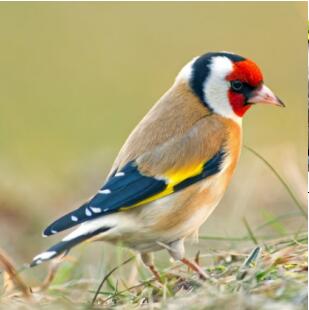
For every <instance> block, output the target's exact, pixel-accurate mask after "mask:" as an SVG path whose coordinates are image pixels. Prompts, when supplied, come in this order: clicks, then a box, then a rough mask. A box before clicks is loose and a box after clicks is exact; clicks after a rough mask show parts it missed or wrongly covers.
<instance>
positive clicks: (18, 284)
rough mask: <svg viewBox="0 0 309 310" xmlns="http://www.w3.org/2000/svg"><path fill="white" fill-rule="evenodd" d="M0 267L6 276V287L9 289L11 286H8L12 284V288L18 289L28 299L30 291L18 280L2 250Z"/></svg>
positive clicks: (10, 262) (13, 268)
mask: <svg viewBox="0 0 309 310" xmlns="http://www.w3.org/2000/svg"><path fill="white" fill-rule="evenodd" d="M0 265H2V267H3V269H4V271H5V273H6V274H7V275H8V277H7V279H6V281H7V282H8V283H6V286H7V287H10V286H12V285H10V284H13V287H14V288H16V289H18V290H19V291H20V292H21V293H22V295H23V296H24V297H27V298H30V296H31V289H30V288H29V287H28V286H27V285H26V284H25V283H24V281H23V280H22V279H21V278H20V276H19V275H18V272H17V270H16V268H15V267H14V264H13V263H12V261H11V259H9V257H8V255H6V254H5V253H4V251H3V250H0Z"/></svg>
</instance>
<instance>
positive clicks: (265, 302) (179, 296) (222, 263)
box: [1, 233, 308, 309]
mask: <svg viewBox="0 0 309 310" xmlns="http://www.w3.org/2000/svg"><path fill="white" fill-rule="evenodd" d="M134 258H135V257H134V256H133V257H130V258H129V259H127V260H125V261H124V262H123V263H122V264H118V265H116V266H115V268H113V269H111V270H110V272H108V273H106V275H105V276H104V279H103V281H100V280H99V279H97V278H96V279H89V278H83V277H78V278H73V279H72V278H71V276H72V274H73V273H74V269H75V268H80V266H79V265H78V264H76V262H74V261H72V260H70V259H66V260H65V261H64V262H62V264H60V265H58V263H54V264H53V265H52V266H53V267H52V268H54V269H53V271H51V273H50V274H53V276H52V277H51V279H50V280H51V281H49V280H47V282H46V283H47V284H46V283H45V287H43V286H41V287H39V286H37V287H33V288H32V289H31V293H29V294H25V291H27V290H29V288H28V286H27V284H25V283H23V284H22V285H24V286H25V287H27V289H26V290H25V289H21V287H20V286H18V285H16V281H15V282H14V281H13V282H12V281H11V280H9V279H7V278H6V280H5V281H4V286H3V287H2V289H1V291H2V296H1V303H2V304H3V305H4V306H7V305H10V307H12V308H13V309H14V308H19V307H20V306H21V305H24V306H25V307H26V305H29V306H31V308H33V309H36V308H40V309H42V308H43V309H52V308H55V307H57V308H61V309H62V308H64V309H66V308H70V307H78V308H81V309H91V308H93V309H97V308H98V309H99V308H110V307H119V308H120V309H121V307H125V308H126V309H127V308H129V309H131V308H132V309H136V308H140V307H142V308H143V309H162V308H166V309H178V308H185V309H231V307H232V308H234V307H235V308H234V309H306V300H307V267H308V265H307V234H306V233H301V234H298V235H295V236H289V237H284V238H281V239H277V240H272V241H266V242H264V241H262V240H261V243H260V245H259V246H249V247H248V246H247V247H245V248H242V249H240V250H234V251H224V252H218V251H216V252H215V251H210V252H208V253H207V255H204V254H200V255H199V263H200V265H201V266H203V267H204V269H205V271H206V272H207V274H208V275H209V279H208V280H206V281H202V280H200V279H199V277H198V276H197V275H196V274H194V273H193V272H192V271H190V270H188V269H187V267H185V266H184V265H182V264H180V263H178V262H174V263H173V264H172V265H171V266H170V267H169V268H166V269H164V270H161V276H162V283H159V282H158V281H156V280H155V279H154V278H148V279H145V280H142V279H141V278H140V275H139V273H140V269H143V268H144V267H143V266H142V265H141V264H139V263H138V260H136V259H134ZM124 265H130V269H134V268H136V269H137V276H136V277H135V279H134V280H133V281H132V279H131V280H129V279H128V273H123V272H122V270H123V268H124V267H125V266H124ZM141 273H143V272H141ZM129 282H131V283H129Z"/></svg>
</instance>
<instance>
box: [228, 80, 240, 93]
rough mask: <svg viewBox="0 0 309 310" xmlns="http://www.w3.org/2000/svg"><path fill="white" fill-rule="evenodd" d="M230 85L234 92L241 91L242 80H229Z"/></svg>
mask: <svg viewBox="0 0 309 310" xmlns="http://www.w3.org/2000/svg"><path fill="white" fill-rule="evenodd" d="M231 87H232V89H233V90H234V91H236V92H239V91H241V90H242V88H243V83H242V82H240V81H237V80H236V81H232V82H231Z"/></svg>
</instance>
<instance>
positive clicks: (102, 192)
mask: <svg viewBox="0 0 309 310" xmlns="http://www.w3.org/2000/svg"><path fill="white" fill-rule="evenodd" d="M110 193H111V190H110V189H101V190H99V194H104V195H107V194H110Z"/></svg>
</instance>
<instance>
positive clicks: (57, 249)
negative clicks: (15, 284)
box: [30, 227, 110, 267]
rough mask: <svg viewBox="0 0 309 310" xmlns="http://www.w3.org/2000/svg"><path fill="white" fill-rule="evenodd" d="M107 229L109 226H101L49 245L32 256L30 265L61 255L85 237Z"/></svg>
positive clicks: (85, 238) (90, 236)
mask: <svg viewBox="0 0 309 310" xmlns="http://www.w3.org/2000/svg"><path fill="white" fill-rule="evenodd" d="M109 229H110V227H103V228H100V229H97V230H95V231H92V232H90V233H87V234H83V235H79V236H77V237H75V238H73V239H70V240H63V241H60V242H59V243H57V244H55V245H53V246H52V247H50V248H49V249H48V250H47V251H45V252H42V253H41V254H39V255H37V256H36V257H34V258H33V260H32V262H31V264H30V267H34V266H36V265H39V264H41V263H43V262H45V261H48V260H50V259H52V258H55V257H57V256H59V255H61V254H62V253H66V252H69V250H70V249H71V248H72V247H74V246H75V245H78V244H79V243H81V242H83V241H86V240H87V239H90V238H92V237H94V236H95V235H97V234H100V233H102V232H105V231H107V230H109Z"/></svg>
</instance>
